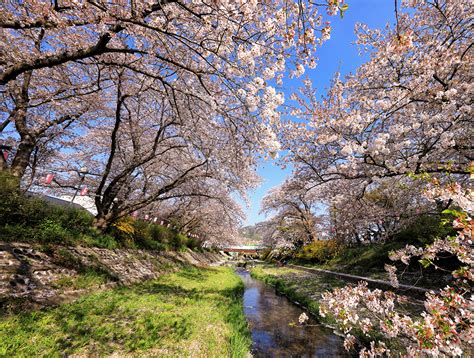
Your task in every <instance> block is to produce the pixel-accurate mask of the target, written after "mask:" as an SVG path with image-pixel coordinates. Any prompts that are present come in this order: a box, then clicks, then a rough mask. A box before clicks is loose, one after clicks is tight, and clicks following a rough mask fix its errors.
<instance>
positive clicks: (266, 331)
mask: <svg viewBox="0 0 474 358" xmlns="http://www.w3.org/2000/svg"><path fill="white" fill-rule="evenodd" d="M237 274H238V275H239V276H240V277H241V278H242V280H243V282H244V285H245V292H244V313H245V316H246V318H247V321H248V323H249V326H250V331H251V334H252V341H253V344H252V354H253V356H254V357H348V356H350V355H348V354H347V352H346V351H345V350H344V347H343V339H342V338H341V337H339V336H337V335H335V334H334V333H333V332H332V330H331V329H329V328H327V327H324V326H322V325H320V324H318V323H317V322H316V321H315V320H314V319H313V318H311V317H310V319H309V321H308V322H307V324H306V325H303V326H300V325H299V324H298V317H299V316H300V314H301V313H303V312H305V311H304V310H303V309H301V308H300V307H298V306H296V305H295V304H293V303H292V302H290V301H289V300H288V299H287V298H286V297H284V296H281V295H278V294H277V293H276V292H275V290H274V288H272V287H270V286H267V285H265V284H264V283H263V282H261V281H258V280H256V279H254V278H252V277H251V276H250V273H249V272H248V271H245V270H237ZM306 314H307V313H306ZM292 323H294V324H292Z"/></svg>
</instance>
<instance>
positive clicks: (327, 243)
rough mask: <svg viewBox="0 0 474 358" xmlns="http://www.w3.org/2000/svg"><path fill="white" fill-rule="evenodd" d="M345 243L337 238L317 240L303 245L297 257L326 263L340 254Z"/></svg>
mask: <svg viewBox="0 0 474 358" xmlns="http://www.w3.org/2000/svg"><path fill="white" fill-rule="evenodd" d="M342 249H343V245H342V244H341V243H340V242H339V241H337V240H315V241H313V242H311V243H310V244H308V245H305V246H303V247H302V248H301V249H300V250H299V251H298V252H297V253H296V254H295V258H296V259H298V260H302V261H308V262H318V263H326V262H328V261H330V260H332V259H333V258H334V257H336V256H337V255H339V254H340V253H341V251H342Z"/></svg>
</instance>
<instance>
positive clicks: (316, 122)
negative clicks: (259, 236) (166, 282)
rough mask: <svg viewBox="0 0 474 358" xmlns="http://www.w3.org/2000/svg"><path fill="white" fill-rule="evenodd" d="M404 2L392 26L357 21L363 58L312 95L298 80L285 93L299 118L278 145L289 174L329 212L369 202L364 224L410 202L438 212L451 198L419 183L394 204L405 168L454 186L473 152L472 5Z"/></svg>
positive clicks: (409, 207) (394, 214)
mask: <svg viewBox="0 0 474 358" xmlns="http://www.w3.org/2000/svg"><path fill="white" fill-rule="evenodd" d="M413 5H414V6H415V7H416V10H417V11H416V12H415V13H414V14H413V15H410V14H404V13H400V14H398V19H397V25H396V27H395V28H394V29H387V30H385V31H379V30H370V29H368V28H367V27H366V26H364V25H359V26H358V27H357V31H358V34H359V37H358V38H359V40H358V43H359V46H360V47H361V50H362V51H369V52H370V56H371V57H370V60H369V61H368V62H367V63H366V64H364V65H362V66H361V67H360V68H359V69H358V70H357V72H356V73H355V74H352V75H349V76H348V77H347V78H346V79H344V80H342V79H340V78H339V76H336V77H335V79H334V81H333V84H332V86H331V88H330V90H329V91H328V94H327V96H325V97H324V98H322V99H321V100H320V99H319V98H318V96H317V95H316V91H315V90H314V89H313V87H312V84H311V81H309V80H305V81H304V82H305V85H304V87H303V88H301V91H300V94H295V95H294V96H293V97H292V98H293V99H294V101H295V103H296V105H295V107H294V109H293V111H292V114H294V115H297V116H298V117H299V118H301V119H304V120H305V121H303V122H294V121H289V122H287V123H286V124H285V126H284V134H283V136H282V142H283V144H284V145H283V147H284V148H285V149H287V150H288V152H289V155H288V157H287V160H288V161H291V162H292V163H293V164H294V166H295V177H296V178H298V180H301V181H302V182H305V183H306V185H308V187H312V188H313V189H312V190H315V191H319V192H320V193H319V194H317V195H319V196H320V197H322V198H327V200H326V201H329V203H328V206H330V207H335V208H336V209H337V210H339V211H341V210H342V213H343V215H338V216H339V218H342V217H346V214H350V213H351V212H350V208H351V206H353V205H354V204H353V203H357V205H360V207H361V209H362V210H361V211H360V212H365V208H364V206H366V207H367V204H369V206H368V209H370V207H371V206H372V207H373V208H374V209H376V210H372V209H371V210H368V213H369V214H368V216H369V217H368V220H367V221H368V222H367V224H366V225H365V226H367V227H374V226H377V223H379V222H382V224H383V225H385V222H386V221H387V218H398V217H403V215H402V214H405V215H406V214H408V213H410V212H412V213H414V211H416V209H415V208H417V207H418V206H419V205H420V204H421V207H419V209H421V211H427V212H432V211H435V210H434V209H436V208H437V207H438V208H439V209H440V210H438V212H440V211H442V210H443V209H445V208H446V207H447V206H449V204H450V203H451V202H452V201H449V200H448V201H446V202H445V203H444V205H437V206H436V205H433V204H434V203H427V202H426V200H425V199H423V197H422V195H421V194H422V190H423V189H422V188H419V189H420V190H418V189H417V190H410V195H409V197H410V198H413V199H412V200H413V201H412V202H411V203H410V202H405V203H404V204H401V202H400V200H403V196H404V195H406V194H403V192H404V191H405V192H407V190H405V189H403V188H404V187H406V186H408V187H410V186H411V185H412V184H410V180H407V177H408V178H420V177H421V176H423V175H432V176H433V177H435V178H437V180H440V181H444V180H447V179H446V178H447V177H446V176H445V175H444V174H445V173H449V174H450V176H449V179H448V180H455V181H456V182H458V183H460V184H461V185H463V183H465V182H466V180H467V178H468V175H469V172H470V169H469V168H470V163H471V162H472V160H473V158H474V154H473V147H472V144H471V138H472V136H473V131H472V126H471V125H470V121H471V119H472V98H473V96H472V89H473V87H472V73H473V72H472V56H473V54H472V32H471V30H470V29H471V26H470V23H471V21H472V17H471V16H470V15H472V13H471V12H472V9H471V7H470V6H469V4H468V2H466V1H432V2H430V1H428V2H425V1H419V2H413ZM413 185H415V186H420V183H419V182H418V183H415V184H413ZM397 187H398V191H399V193H392V194H383V195H385V196H386V197H388V196H390V197H392V198H397V203H396V205H391V206H392V208H393V209H394V210H391V212H389V211H388V210H386V209H388V207H385V209H384V210H379V209H380V208H376V207H374V206H373V205H372V204H373V203H372V204H371V203H370V201H372V202H373V200H371V199H370V198H372V199H374V198H375V197H376V196H380V195H381V192H382V191H384V192H385V193H388V191H392V192H394V191H395V190H397ZM417 192H418V194H417ZM344 202H345V203H347V205H344ZM394 204H395V202H394ZM400 204H401V205H400ZM430 205H431V206H430ZM344 206H345V207H346V208H347V210H344V209H343V207H344ZM378 206H380V205H378ZM413 209H415V210H413ZM417 209H418V208H417ZM377 211H379V215H377V216H375V215H373V214H376V212H377ZM370 216H372V218H370ZM369 219H370V220H369ZM389 221H392V219H391V220H389ZM392 224H393V223H390V225H392ZM395 224H396V223H395ZM395 226H397V225H395ZM376 230H377V231H378V232H381V230H380V228H377V229H376ZM382 231H383V230H382Z"/></svg>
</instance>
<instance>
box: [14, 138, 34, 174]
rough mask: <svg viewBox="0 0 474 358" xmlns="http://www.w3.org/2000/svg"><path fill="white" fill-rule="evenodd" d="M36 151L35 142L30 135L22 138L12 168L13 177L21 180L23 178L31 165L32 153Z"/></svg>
mask: <svg viewBox="0 0 474 358" xmlns="http://www.w3.org/2000/svg"><path fill="white" fill-rule="evenodd" d="M34 149H35V142H34V140H33V138H32V137H31V136H30V135H26V136H25V137H24V138H22V140H21V142H20V144H19V145H18V150H17V152H16V154H15V158H13V162H12V165H11V167H10V172H11V174H12V175H13V176H15V177H17V178H19V179H21V178H22V177H23V175H24V174H25V172H26V168H28V164H29V163H30V158H31V153H33V150H34Z"/></svg>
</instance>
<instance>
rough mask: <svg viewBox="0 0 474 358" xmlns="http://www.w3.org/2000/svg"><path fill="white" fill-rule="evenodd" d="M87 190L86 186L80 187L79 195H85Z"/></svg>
mask: <svg viewBox="0 0 474 358" xmlns="http://www.w3.org/2000/svg"><path fill="white" fill-rule="evenodd" d="M88 192H89V189H87V186H85V187H84V188H82V189H81V192H80V194H81V196H85V195H87V193H88Z"/></svg>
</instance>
